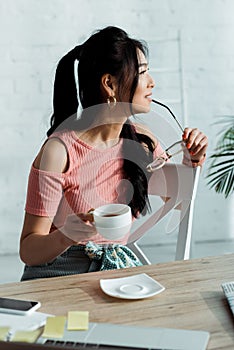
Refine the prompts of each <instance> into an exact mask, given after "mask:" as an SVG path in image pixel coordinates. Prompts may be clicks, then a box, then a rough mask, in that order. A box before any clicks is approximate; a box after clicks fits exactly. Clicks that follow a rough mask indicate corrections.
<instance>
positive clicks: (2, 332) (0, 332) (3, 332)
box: [0, 327, 10, 340]
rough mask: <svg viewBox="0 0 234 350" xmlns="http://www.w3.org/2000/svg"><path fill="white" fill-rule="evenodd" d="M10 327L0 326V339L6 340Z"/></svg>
mask: <svg viewBox="0 0 234 350" xmlns="http://www.w3.org/2000/svg"><path fill="white" fill-rule="evenodd" d="M9 331H10V327H0V340H6V337H7V334H8V332H9Z"/></svg>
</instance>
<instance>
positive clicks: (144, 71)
mask: <svg viewBox="0 0 234 350" xmlns="http://www.w3.org/2000/svg"><path fill="white" fill-rule="evenodd" d="M148 70H149V68H147V69H145V70H143V71H141V72H139V74H140V75H141V74H145V73H146V72H148Z"/></svg>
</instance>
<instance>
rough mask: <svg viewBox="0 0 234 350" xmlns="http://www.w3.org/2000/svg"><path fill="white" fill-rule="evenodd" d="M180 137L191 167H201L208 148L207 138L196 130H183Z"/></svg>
mask: <svg viewBox="0 0 234 350" xmlns="http://www.w3.org/2000/svg"><path fill="white" fill-rule="evenodd" d="M182 137H183V140H184V141H185V143H186V147H187V149H188V151H189V154H190V157H191V158H190V161H191V162H192V165H193V166H196V165H201V164H202V163H203V161H204V160H205V157H206V150H207V147H208V138H207V136H206V135H205V134H203V132H201V131H200V130H199V129H197V128H194V129H192V128H185V129H184V133H183V136H182Z"/></svg>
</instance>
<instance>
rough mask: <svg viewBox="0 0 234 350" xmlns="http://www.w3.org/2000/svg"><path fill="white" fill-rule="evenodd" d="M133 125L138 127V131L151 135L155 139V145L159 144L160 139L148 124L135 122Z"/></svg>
mask: <svg viewBox="0 0 234 350" xmlns="http://www.w3.org/2000/svg"><path fill="white" fill-rule="evenodd" d="M133 125H134V127H135V129H136V132H138V133H140V134H143V135H146V136H148V137H150V138H151V140H153V142H154V144H155V146H157V144H158V140H157V138H156V137H155V135H154V134H153V133H152V131H151V130H150V129H149V127H148V126H147V125H144V124H140V123H133Z"/></svg>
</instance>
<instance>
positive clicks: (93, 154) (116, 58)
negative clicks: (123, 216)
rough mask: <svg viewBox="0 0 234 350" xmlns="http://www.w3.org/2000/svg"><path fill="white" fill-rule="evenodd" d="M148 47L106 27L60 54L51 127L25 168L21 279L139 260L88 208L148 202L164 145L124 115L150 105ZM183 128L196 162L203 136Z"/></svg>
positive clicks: (143, 206) (141, 210)
mask: <svg viewBox="0 0 234 350" xmlns="http://www.w3.org/2000/svg"><path fill="white" fill-rule="evenodd" d="M146 54H147V49H146V47H145V46H144V45H143V44H142V43H141V42H139V41H137V40H134V39H131V38H129V36H128V35H127V34H126V33H125V32H124V31H123V30H121V29H119V28H116V27H107V28H104V29H102V30H100V31H98V32H96V33H95V34H93V35H92V36H91V37H90V38H89V39H88V40H87V41H86V42H85V43H84V44H82V45H80V46H77V47H75V48H74V49H73V50H71V51H70V52H68V54H66V55H65V56H64V57H63V58H62V59H61V61H60V62H59V64H58V67H57V70H56V76H55V83H54V100H53V105H54V112H53V115H52V117H51V128H50V129H49V130H48V132H47V136H48V138H47V140H46V142H45V143H44V144H43V146H42V148H41V150H40V151H39V153H38V155H37V157H36V159H35V161H34V163H33V165H32V168H31V172H30V176H29V182H28V193H27V201H26V213H25V220H24V225H23V230H22V235H21V240H20V256H21V259H22V260H23V261H24V262H25V264H26V266H25V270H24V274H23V277H22V280H27V279H33V278H40V277H53V276H60V275H68V274H75V273H83V272H89V271H97V270H101V269H110V268H120V267H128V266H137V265H140V264H141V263H140V262H139V260H138V259H137V258H136V256H135V255H134V254H133V253H132V252H131V251H130V250H129V249H128V248H127V247H125V244H126V242H127V237H124V239H122V240H119V241H115V242H111V241H107V240H106V239H104V238H102V237H101V236H100V235H99V234H98V233H97V231H96V229H95V227H94V226H93V225H92V223H91V219H90V214H89V213H88V211H89V210H90V209H91V208H92V207H94V208H96V207H98V206H100V205H103V204H106V203H118V202H121V203H127V204H128V205H129V206H130V207H131V210H132V215H133V217H137V216H139V214H142V215H144V214H145V213H146V212H147V210H148V206H149V205H148V195H147V183H148V178H149V176H150V175H149V174H148V173H147V172H146V171H145V169H146V166H147V164H149V163H150V162H152V160H153V158H154V157H155V156H156V155H158V154H161V153H162V152H163V150H162V148H161V146H160V145H159V143H158V142H157V140H155V139H154V138H153V136H152V135H151V134H150V133H149V132H148V131H145V130H144V128H143V127H141V126H140V125H135V124H132V123H131V122H130V121H129V116H130V115H134V114H137V113H147V112H149V110H150V104H151V101H152V100H151V95H152V89H153V87H154V81H153V79H152V78H151V76H150V75H149V73H148V63H147V59H146ZM76 60H77V61H78V82H76V79H75V74H74V62H75V61H76ZM77 83H78V90H79V99H80V105H81V107H82V112H81V116H80V117H79V118H77V109H78V107H80V106H79V105H78V98H77ZM182 137H183V140H184V141H185V142H186V144H187V148H188V149H189V152H190V154H191V158H192V161H193V162H194V164H196V165H198V164H201V163H202V162H203V161H204V155H205V152H206V148H207V138H206V136H205V135H204V134H203V133H202V132H200V131H199V130H198V129H190V128H186V129H185V130H184V134H183V136H182Z"/></svg>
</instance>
